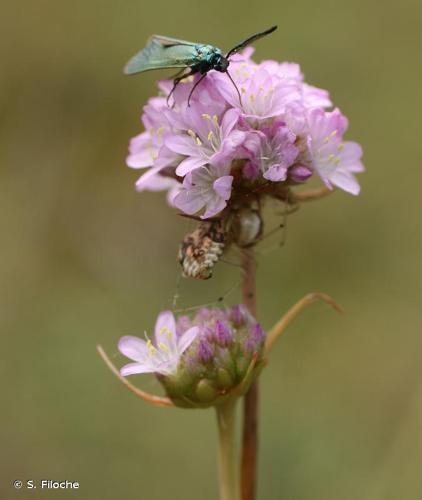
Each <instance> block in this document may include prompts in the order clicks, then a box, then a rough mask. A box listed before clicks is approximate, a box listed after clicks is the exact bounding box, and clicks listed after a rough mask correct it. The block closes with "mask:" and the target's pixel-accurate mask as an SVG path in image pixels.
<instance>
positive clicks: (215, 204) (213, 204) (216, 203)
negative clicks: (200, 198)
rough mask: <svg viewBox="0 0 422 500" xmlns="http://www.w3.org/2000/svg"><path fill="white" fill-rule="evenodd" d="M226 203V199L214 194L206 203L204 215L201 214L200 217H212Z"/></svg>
mask: <svg viewBox="0 0 422 500" xmlns="http://www.w3.org/2000/svg"><path fill="white" fill-rule="evenodd" d="M226 205H227V203H226V201H225V200H223V198H220V197H219V196H214V197H213V198H212V199H211V200H210V201H209V202H208V203H207V209H206V211H205V213H204V215H201V219H209V218H210V217H214V215H217V214H218V213H219V212H221V211H222V210H223V208H224V207H225V206H226Z"/></svg>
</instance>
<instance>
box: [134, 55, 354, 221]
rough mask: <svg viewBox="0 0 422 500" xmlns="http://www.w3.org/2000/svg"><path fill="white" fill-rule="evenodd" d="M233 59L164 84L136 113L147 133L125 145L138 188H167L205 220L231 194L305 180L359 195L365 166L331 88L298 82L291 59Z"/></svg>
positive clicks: (299, 76) (183, 206) (184, 208)
mask: <svg viewBox="0 0 422 500" xmlns="http://www.w3.org/2000/svg"><path fill="white" fill-rule="evenodd" d="M252 52H253V49H252V48H248V49H246V50H245V51H244V52H243V54H238V55H235V56H233V58H232V59H231V64H230V67H229V71H230V72H231V75H232V77H233V79H234V81H235V83H236V86H237V87H238V90H239V92H240V94H241V100H240V99H239V95H238V93H237V90H236V88H235V87H234V86H233V84H232V82H231V81H230V80H229V78H228V76H227V75H225V74H224V73H218V72H216V71H211V72H210V73H209V74H208V75H207V77H206V78H205V79H204V80H203V81H202V82H201V83H200V84H199V85H198V87H197V88H196V89H195V92H194V93H193V95H192V98H191V100H190V103H189V105H188V96H189V94H190V91H191V90H192V87H193V85H194V83H195V82H196V81H197V78H198V77H195V78H192V77H191V78H190V79H188V80H186V81H184V82H182V83H180V84H179V85H178V87H177V88H176V90H175V92H174V93H173V95H172V97H171V98H170V100H169V103H167V96H168V95H169V92H170V90H171V88H172V82H171V81H170V80H167V81H162V82H160V83H159V88H160V93H161V95H160V96H159V97H154V98H151V99H150V100H149V101H148V103H147V105H146V106H145V107H144V109H143V115H142V123H143V125H144V127H145V131H144V132H142V133H141V134H140V135H138V136H137V137H134V138H133V139H132V141H131V143H130V154H129V156H128V158H127V164H128V165H129V166H130V167H133V168H136V169H143V170H145V172H143V175H142V176H141V177H140V178H139V180H138V181H137V183H136V188H137V190H139V191H143V190H153V191H159V190H168V200H169V202H170V203H171V204H172V205H174V206H176V207H177V208H179V209H180V210H181V211H183V212H184V213H186V214H190V215H192V214H197V213H199V214H201V217H202V218H205V219H206V218H210V217H213V216H215V215H216V214H218V213H219V212H220V211H221V210H223V209H224V208H225V207H226V205H227V204H228V203H229V202H230V201H229V200H230V199H231V197H232V196H233V193H235V192H236V190H238V191H241V190H242V189H243V190H247V189H253V190H255V192H256V191H257V190H258V189H260V188H262V189H263V190H265V189H267V190H268V189H270V190H271V189H274V190H277V189H278V188H283V187H284V188H285V187H286V186H288V187H290V186H294V185H297V184H302V183H305V182H306V181H307V180H308V179H309V178H311V177H312V176H318V177H319V178H320V179H321V180H322V182H323V183H324V184H325V185H326V186H328V187H329V188H332V187H333V186H337V187H339V188H341V189H343V190H345V191H347V192H349V193H352V194H354V195H357V194H358V193H359V184H358V182H357V180H356V178H355V175H354V174H356V173H357V172H361V171H363V165H362V163H361V156H362V150H361V147H360V146H359V144H357V143H355V142H350V141H344V140H343V135H344V133H345V132H346V129H347V125H348V122H347V119H346V117H345V116H344V115H343V114H342V113H341V112H340V110H339V109H337V108H335V109H332V103H331V101H330V99H329V95H328V92H327V91H325V90H322V89H319V88H316V87H313V86H311V85H308V84H307V83H305V82H304V76H303V74H302V72H301V70H300V67H299V66H298V65H297V64H293V63H278V62H275V61H264V62H262V63H260V64H257V63H255V62H254V61H253V60H252V59H251V54H252Z"/></svg>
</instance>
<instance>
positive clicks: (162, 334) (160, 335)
mask: <svg viewBox="0 0 422 500" xmlns="http://www.w3.org/2000/svg"><path fill="white" fill-rule="evenodd" d="M154 336H155V344H156V346H159V344H160V343H164V344H166V345H168V346H172V347H173V346H175V342H176V320H175V319H174V315H173V313H172V312H171V311H163V312H161V313H160V314H159V315H158V318H157V322H156V323H155V330H154Z"/></svg>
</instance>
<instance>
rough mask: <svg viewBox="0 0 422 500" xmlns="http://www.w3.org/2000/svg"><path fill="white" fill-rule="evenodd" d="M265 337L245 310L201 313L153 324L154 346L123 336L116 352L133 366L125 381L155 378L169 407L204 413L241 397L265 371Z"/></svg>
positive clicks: (166, 317)
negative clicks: (150, 375) (140, 375)
mask: <svg viewBox="0 0 422 500" xmlns="http://www.w3.org/2000/svg"><path fill="white" fill-rule="evenodd" d="M264 340H265V334H264V332H263V330H262V328H261V326H260V325H259V323H257V322H256V320H255V319H254V318H253V317H252V316H251V315H250V314H249V313H248V311H247V310H246V308H244V306H241V305H238V306H234V307H230V308H227V309H217V308H201V309H199V310H198V312H197V313H196V314H195V315H194V316H192V317H188V316H186V315H183V316H181V317H180V318H179V319H178V320H176V319H175V317H174V316H173V314H172V313H171V312H170V311H165V312H162V313H161V314H160V315H159V316H158V319H157V323H156V327H155V336H154V340H150V339H148V337H146V339H145V340H143V339H140V338H137V337H131V336H125V337H122V338H121V339H120V341H119V344H118V347H119V350H120V352H121V353H122V354H124V355H125V356H127V357H129V358H130V359H132V360H133V362H132V363H129V364H127V365H125V366H123V368H122V369H121V370H120V372H121V374H122V375H123V376H127V375H132V374H138V373H154V374H155V375H156V376H157V378H158V380H159V381H160V382H161V383H162V385H163V386H164V389H165V391H166V393H167V395H168V397H170V398H171V399H172V400H173V402H174V403H175V404H176V405H178V406H182V407H202V408H205V407H208V406H214V405H217V404H219V403H221V402H223V401H225V400H226V399H228V398H230V397H239V396H240V395H242V394H243V393H244V392H245V391H246V390H247V389H248V388H249V386H250V384H251V383H252V381H253V380H254V379H255V378H256V376H257V375H258V373H259V371H260V369H261V368H262V366H263V359H262V353H263V346H264Z"/></svg>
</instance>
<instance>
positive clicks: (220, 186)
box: [213, 175, 233, 201]
mask: <svg viewBox="0 0 422 500" xmlns="http://www.w3.org/2000/svg"><path fill="white" fill-rule="evenodd" d="M232 183H233V176H232V175H223V177H220V178H219V179H217V180H216V181H214V184H213V188H214V191H215V192H216V193H217V194H218V195H219V196H220V197H221V198H223V200H226V201H227V200H228V199H229V198H230V195H231V192H232Z"/></svg>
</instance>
